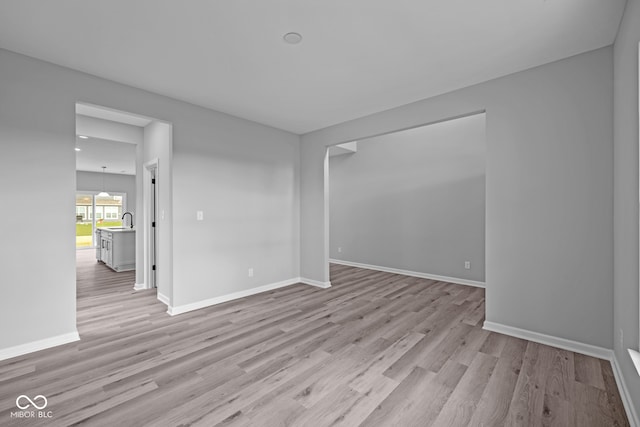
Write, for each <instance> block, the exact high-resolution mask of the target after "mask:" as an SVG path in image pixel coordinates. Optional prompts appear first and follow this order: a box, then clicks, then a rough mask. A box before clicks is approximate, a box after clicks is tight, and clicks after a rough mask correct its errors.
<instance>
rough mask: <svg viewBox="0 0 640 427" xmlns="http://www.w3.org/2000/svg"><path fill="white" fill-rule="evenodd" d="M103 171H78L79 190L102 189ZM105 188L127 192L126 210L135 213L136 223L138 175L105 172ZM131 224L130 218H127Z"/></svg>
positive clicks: (77, 187) (77, 184)
mask: <svg viewBox="0 0 640 427" xmlns="http://www.w3.org/2000/svg"><path fill="white" fill-rule="evenodd" d="M102 179H103V176H102V173H101V172H86V171H76V189H77V190H78V191H90V192H96V191H101V190H102ZM104 182H105V189H106V190H107V192H109V191H114V192H117V193H126V194H127V205H126V207H125V210H127V211H129V212H131V213H133V215H134V217H133V218H134V220H133V223H134V224H135V223H136V219H137V218H136V177H135V175H122V174H116V173H105V174H104ZM126 221H127V224H129V219H127V220H126Z"/></svg>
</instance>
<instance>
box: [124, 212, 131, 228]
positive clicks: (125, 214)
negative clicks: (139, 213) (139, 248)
mask: <svg viewBox="0 0 640 427" xmlns="http://www.w3.org/2000/svg"><path fill="white" fill-rule="evenodd" d="M127 214H129V216H130V217H131V228H133V214H132V213H131V212H125V213H123V214H122V222H125V220H124V217H125V216H127ZM125 223H126V222H125Z"/></svg>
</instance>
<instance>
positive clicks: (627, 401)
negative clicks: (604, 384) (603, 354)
mask: <svg viewBox="0 0 640 427" xmlns="http://www.w3.org/2000/svg"><path fill="white" fill-rule="evenodd" d="M611 367H612V368H613V376H614V377H615V378H616V384H617V385H618V392H619V393H620V397H621V398H622V403H623V404H624V410H625V412H626V413H627V419H628V420H629V424H630V425H631V427H640V418H639V417H638V413H637V412H636V408H635V406H634V405H633V399H632V398H631V393H630V392H629V389H628V388H627V383H625V381H624V376H623V375H622V370H621V369H620V364H619V363H618V358H617V357H616V355H615V353H614V352H613V351H612V352H611Z"/></svg>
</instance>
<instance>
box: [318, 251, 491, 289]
mask: <svg viewBox="0 0 640 427" xmlns="http://www.w3.org/2000/svg"><path fill="white" fill-rule="evenodd" d="M329 262H330V263H332V264H340V265H348V266H350V267H358V268H365V269H367V270H377V271H384V272H385V273H395V274H402V275H404V276H411V277H420V278H422V279H431V280H437V281H439V282H448V283H456V284H458V285H467V286H475V287H477V288H484V287H485V284H484V282H478V281H475V280H468V279H459V278H457V277H447V276H438V275H436V274H428V273H420V272H418V271H409V270H400V269H398V268H391V267H381V266H379V265H370V264H362V263H359V262H351V261H343V260H339V259H333V258H331V259H329Z"/></svg>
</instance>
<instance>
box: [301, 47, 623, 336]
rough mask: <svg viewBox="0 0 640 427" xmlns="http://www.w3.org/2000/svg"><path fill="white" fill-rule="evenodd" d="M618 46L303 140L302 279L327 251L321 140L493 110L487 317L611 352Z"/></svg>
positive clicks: (313, 273)
mask: <svg viewBox="0 0 640 427" xmlns="http://www.w3.org/2000/svg"><path fill="white" fill-rule="evenodd" d="M612 64H613V59H612V48H611V47H607V48H603V49H598V50H595V51H592V52H587V53H584V54H581V55H577V56H574V57H571V58H567V59H564V60H562V61H558V62H554V63H550V64H547V65H544V66H541V67H537V68H533V69H530V70H527V71H523V72H520V73H517V74H512V75H509V76H505V77H502V78H499V79H496V80H492V81H489V82H486V83H483V84H479V85H476V86H471V87H468V88H465V89H462V90H459V91H455V92H451V93H448V94H444V95H441V96H437V97H434V98H430V99H426V100H423V101H419V102H416V103H413V104H409V105H405V106H403V107H399V108H396V109H393V110H389V111H385V112H381V113H378V114H374V115H371V116H367V117H363V118H361V119H358V120H353V121H350V122H346V123H343V124H340V125H336V126H333V127H330V128H326V129H323V130H320V131H316V132H312V133H309V134H306V135H303V136H302V146H301V150H302V153H301V159H302V163H301V192H302V197H301V201H302V206H301V223H302V236H301V239H302V254H301V257H302V260H301V274H302V275H303V276H305V277H310V278H313V279H316V280H319V281H325V280H328V277H327V276H328V275H327V274H326V260H325V258H323V253H324V251H325V247H324V240H323V236H324V232H325V218H324V211H323V209H322V206H323V194H324V188H323V182H324V181H323V159H324V153H325V151H326V146H328V145H332V144H337V143H341V142H345V141H353V140H359V139H362V138H364V137H368V136H373V135H379V134H382V133H385V132H391V131H394V130H399V129H406V128H409V127H413V126H417V125H421V124H426V123H433V122H437V121H441V120H443V119H447V118H451V117H459V116H463V115H467V114H469V113H471V112H474V111H482V110H486V117H487V122H486V137H487V163H486V167H487V170H486V253H485V256H486V280H485V281H486V287H487V291H486V319H487V320H488V321H491V322H495V323H499V324H503V325H508V326H512V327H517V328H522V329H527V330H530V331H534V332H538V333H543V334H547V335H552V336H556V337H560V338H565V339H570V340H574V341H578V342H581V343H587V344H591V345H595V346H601V347H605V348H612V345H613V342H612V337H611V330H612V327H613V313H612V307H613V300H612V298H613V191H612V190H613V143H612V135H613V129H612V113H611V112H612V108H613V67H612Z"/></svg>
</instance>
